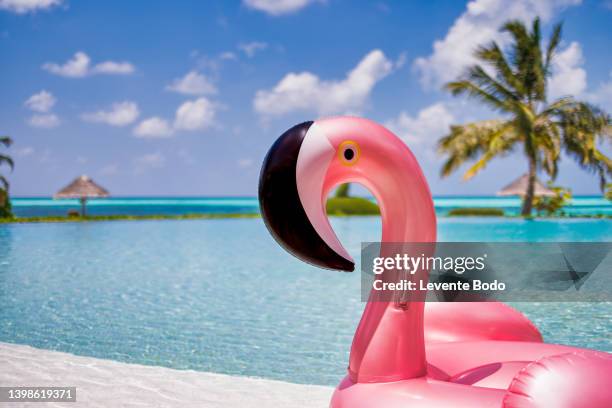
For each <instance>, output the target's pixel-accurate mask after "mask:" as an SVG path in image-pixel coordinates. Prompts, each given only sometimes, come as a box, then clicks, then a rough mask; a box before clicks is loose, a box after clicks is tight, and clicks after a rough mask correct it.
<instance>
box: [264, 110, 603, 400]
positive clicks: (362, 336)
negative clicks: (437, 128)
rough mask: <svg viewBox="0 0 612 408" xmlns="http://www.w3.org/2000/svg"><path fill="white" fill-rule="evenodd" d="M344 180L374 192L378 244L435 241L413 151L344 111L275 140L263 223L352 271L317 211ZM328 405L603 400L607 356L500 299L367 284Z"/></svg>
mask: <svg viewBox="0 0 612 408" xmlns="http://www.w3.org/2000/svg"><path fill="white" fill-rule="evenodd" d="M346 182H358V183H361V184H363V185H364V186H365V187H367V188H368V189H369V190H370V191H371V192H372V193H373V194H374V195H375V197H376V199H377V201H378V203H379V205H380V208H381V216H382V225H383V231H382V241H383V242H435V241H436V217H435V212H434V207H433V202H432V198H431V194H430V192H429V188H428V186H427V183H426V181H425V178H424V176H423V174H422V172H421V169H420V167H419V165H418V163H417V161H416V159H415V158H414V156H413V155H412V153H411V152H410V150H409V149H408V148H407V147H406V145H405V144H404V143H403V142H402V141H401V140H400V139H398V138H397V137H396V136H395V135H393V134H392V133H391V132H389V131H388V130H387V129H385V128H384V127H382V126H380V125H378V124H376V123H374V122H371V121H368V120H365V119H359V118H348V117H342V118H331V119H324V120H320V121H316V122H307V123H304V124H301V125H298V126H296V127H294V128H292V129H290V130H288V131H287V132H286V133H285V134H283V135H282V136H281V137H280V138H279V139H278V141H277V142H276V143H275V144H274V146H273V147H272V148H271V150H270V152H269V153H268V156H267V157H266V160H265V162H264V166H263V168H262V172H261V179H260V189H259V196H260V204H261V209H262V215H263V217H264V220H265V222H266V225H267V226H268V229H269V230H270V232H271V233H272V235H273V236H274V237H275V238H276V240H277V241H278V242H279V243H280V244H281V245H282V246H283V247H285V249H287V250H288V251H289V252H291V253H293V254H294V255H296V256H297V257H299V258H301V259H302V260H305V261H307V262H309V263H312V264H315V265H318V266H322V267H326V268H330V269H338V270H347V271H351V270H353V268H354V263H353V261H352V259H351V257H350V255H349V254H348V253H347V251H346V250H345V249H344V247H343V246H342V244H341V243H340V242H339V241H338V239H337V237H336V235H335V234H334V232H333V230H332V228H331V225H330V224H329V220H328V219H327V216H326V214H325V209H324V208H325V206H324V202H325V199H326V197H327V195H328V193H329V192H330V191H331V189H333V188H334V187H335V186H337V185H338V184H341V183H346ZM383 252H384V249H383ZM381 255H384V254H383V253H381ZM426 274H427V271H422V272H421V275H420V278H425V279H426V278H427V275H426ZM417 275H419V274H417ZM417 277H418V276H417ZM424 310H426V312H425V313H424ZM551 389H554V390H555V391H554V392H550V390H551ZM331 406H332V407H335V408H339V407H350V408H358V407H384V408H392V407H407V406H410V407H428V408H437V407H488V406H490V407H544V406H551V407H552V406H554V407H583V406H584V407H593V408H603V407H611V406H612V357H611V356H610V355H609V354H607V353H602V352H596V351H589V350H581V349H577V348H573V347H567V346H559V345H551V344H545V343H542V338H541V335H540V333H539V332H538V330H537V328H535V326H534V325H533V324H532V323H531V322H529V320H528V319H527V318H525V317H524V316H523V315H522V314H520V313H519V312H517V311H515V310H513V309H511V308H509V307H508V306H505V305H503V304H501V303H495V302H486V303H453V304H428V306H427V308H425V305H424V303H423V302H420V301H412V302H410V303H408V304H398V303H396V302H389V301H386V300H384V299H382V298H380V293H379V292H375V291H373V292H372V294H371V295H370V300H369V301H368V303H367V305H366V308H365V311H364V314H363V316H362V319H361V322H360V323H359V326H358V328H357V331H356V333H355V337H354V339H353V345H352V347H351V354H350V359H349V368H348V375H347V377H346V378H345V379H344V380H343V381H342V382H341V383H340V385H339V386H338V388H337V389H336V391H335V393H334V396H333V398H332V402H331Z"/></svg>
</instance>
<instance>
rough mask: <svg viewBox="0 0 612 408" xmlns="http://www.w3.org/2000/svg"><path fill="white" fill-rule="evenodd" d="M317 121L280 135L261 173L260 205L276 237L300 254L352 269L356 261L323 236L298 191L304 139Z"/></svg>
mask: <svg viewBox="0 0 612 408" xmlns="http://www.w3.org/2000/svg"><path fill="white" fill-rule="evenodd" d="M313 123H314V122H304V123H302V124H299V125H297V126H294V127H292V128H291V129H289V130H288V131H286V132H285V133H283V134H282V135H281V137H279V138H278V140H277V141H276V142H275V143H274V145H272V147H271V148H270V151H269V152H268V154H267V155H266V158H265V159H264V162H263V166H262V168H261V174H260V176H259V206H260V211H261V215H262V217H263V219H264V222H265V224H266V227H268V230H269V231H270V233H271V234H272V236H273V237H274V239H275V240H276V241H277V242H278V243H279V244H280V245H281V246H282V247H283V248H285V249H286V250H287V251H288V252H289V253H291V254H293V255H294V256H296V257H297V258H299V259H301V260H303V261H305V262H308V263H310V264H312V265H315V266H320V267H322V268H327V269H334V270H341V271H347V272H352V271H353V270H354V268H355V264H354V263H353V262H352V261H351V260H349V259H346V258H345V257H343V256H341V255H339V254H338V253H337V252H336V251H334V250H333V249H332V248H330V246H329V245H328V244H327V243H326V242H325V241H324V240H323V239H322V238H321V236H320V235H319V234H318V233H317V231H316V230H315V228H314V227H313V225H312V223H311V221H310V220H309V219H308V216H307V215H306V212H305V210H304V206H303V205H302V202H301V201H300V197H299V194H298V186H297V178H296V166H297V162H298V157H299V154H300V148H301V147H302V142H303V141H304V138H305V137H306V134H307V132H308V129H309V128H310V126H311V125H312V124H313Z"/></svg>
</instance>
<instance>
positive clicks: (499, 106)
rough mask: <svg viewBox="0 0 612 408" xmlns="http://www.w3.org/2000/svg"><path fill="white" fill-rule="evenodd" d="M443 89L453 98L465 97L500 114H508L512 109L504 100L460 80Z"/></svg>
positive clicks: (448, 84)
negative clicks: (477, 101)
mask: <svg viewBox="0 0 612 408" xmlns="http://www.w3.org/2000/svg"><path fill="white" fill-rule="evenodd" d="M444 88H445V89H446V90H448V91H450V92H451V94H453V95H454V96H458V95H467V96H468V97H470V98H473V99H476V100H479V101H480V102H482V103H484V104H485V105H487V106H489V107H490V108H491V109H493V110H497V111H501V112H510V111H511V110H512V107H511V106H510V105H509V104H508V103H507V102H506V101H504V100H501V99H499V98H498V97H497V96H495V95H493V94H491V93H489V92H487V91H486V90H484V89H481V88H480V87H478V85H476V84H474V83H472V82H470V81H466V80H462V81H455V82H449V83H447V84H446V85H445V86H444Z"/></svg>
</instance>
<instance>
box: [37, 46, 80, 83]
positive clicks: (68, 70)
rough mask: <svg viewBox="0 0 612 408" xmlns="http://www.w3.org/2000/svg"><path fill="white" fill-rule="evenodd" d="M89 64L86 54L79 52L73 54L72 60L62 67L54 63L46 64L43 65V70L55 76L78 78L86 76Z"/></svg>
mask: <svg viewBox="0 0 612 408" xmlns="http://www.w3.org/2000/svg"><path fill="white" fill-rule="evenodd" d="M90 62H91V60H90V58H89V57H88V56H87V54H85V53H84V52H81V51H79V52H77V53H75V54H74V57H72V59H69V60H68V61H66V63H64V64H63V65H59V64H56V63H54V62H47V63H45V64H44V65H43V69H45V70H47V71H49V72H50V73H52V74H55V75H60V76H65V77H70V78H80V77H84V76H85V75H87V73H88V70H89V64H90Z"/></svg>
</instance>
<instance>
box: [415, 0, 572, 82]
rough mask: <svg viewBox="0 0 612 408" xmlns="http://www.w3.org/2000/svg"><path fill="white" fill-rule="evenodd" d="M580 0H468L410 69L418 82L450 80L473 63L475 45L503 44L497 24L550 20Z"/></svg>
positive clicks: (506, 39) (505, 41) (504, 39)
mask: <svg viewBox="0 0 612 408" xmlns="http://www.w3.org/2000/svg"><path fill="white" fill-rule="evenodd" d="M580 2H581V0H472V1H470V2H469V3H468V5H467V10H466V11H465V12H464V13H463V14H461V16H459V18H457V20H455V22H454V24H453V25H452V27H451V28H450V29H449V31H448V32H447V33H446V36H445V37H444V39H442V40H437V41H435V42H434V44H433V52H432V54H431V55H429V56H428V57H420V58H417V59H416V60H415V62H414V68H415V69H416V71H418V72H419V73H420V76H421V83H422V84H423V85H424V86H426V87H431V86H434V87H437V86H439V85H441V84H442V83H444V82H447V81H450V80H454V79H455V78H457V76H459V75H460V74H461V73H462V72H463V70H464V69H465V68H466V67H467V66H469V65H471V64H473V63H475V59H474V57H473V52H474V50H475V49H476V47H477V46H478V45H481V44H486V43H487V42H489V41H491V40H495V41H498V43H501V44H502V45H503V44H506V43H507V41H508V37H507V36H503V35H502V34H501V33H500V32H499V28H500V26H501V25H502V24H503V23H504V22H506V21H508V20H511V19H520V20H523V21H526V22H530V21H531V20H532V19H533V17H534V16H540V17H541V18H542V20H543V21H548V20H550V19H551V18H552V17H553V16H554V14H555V13H556V12H558V11H559V10H561V9H562V8H564V7H567V6H571V5H577V4H580Z"/></svg>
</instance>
